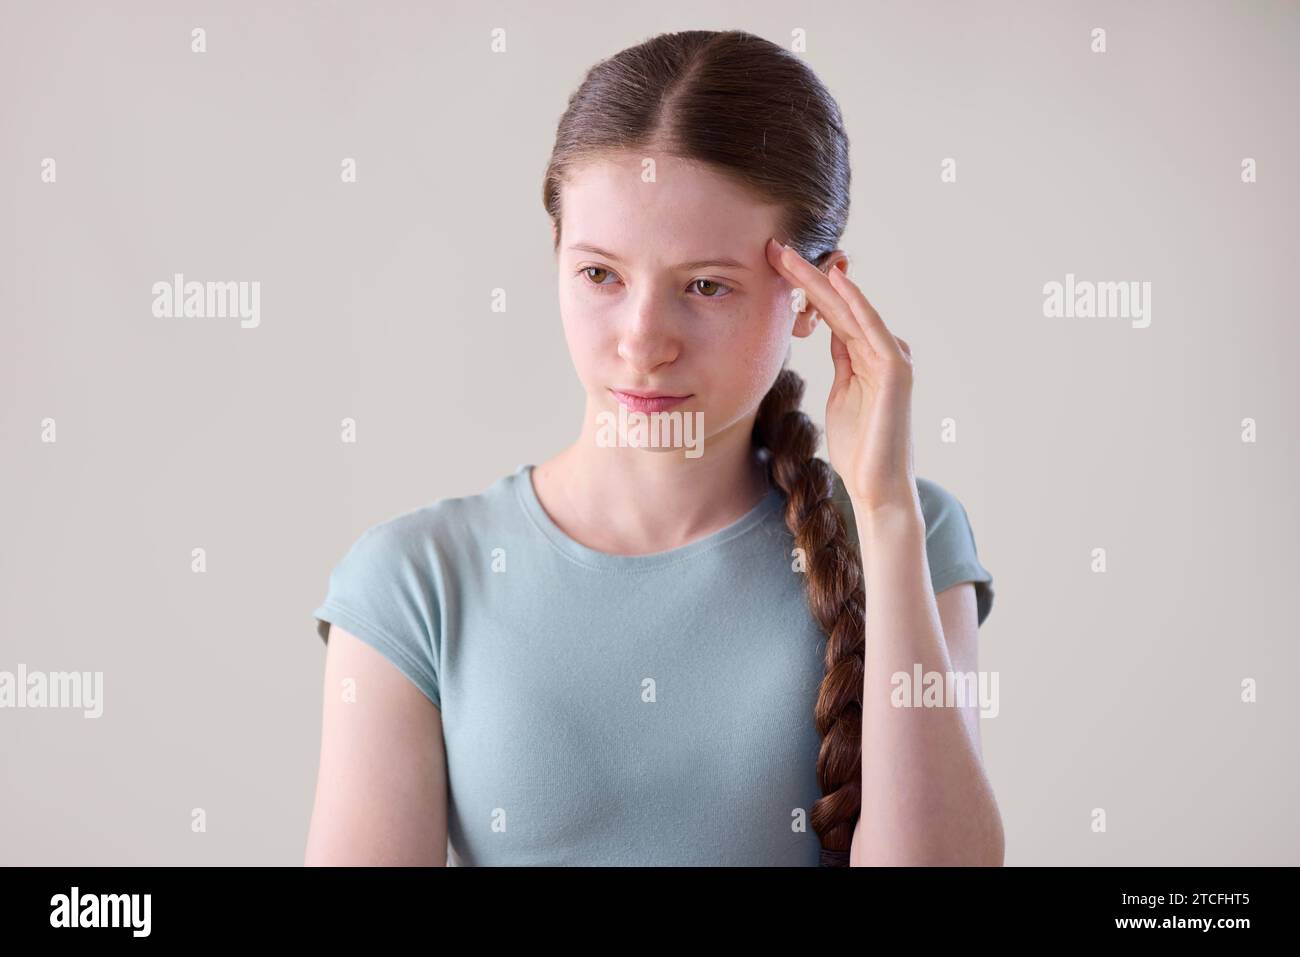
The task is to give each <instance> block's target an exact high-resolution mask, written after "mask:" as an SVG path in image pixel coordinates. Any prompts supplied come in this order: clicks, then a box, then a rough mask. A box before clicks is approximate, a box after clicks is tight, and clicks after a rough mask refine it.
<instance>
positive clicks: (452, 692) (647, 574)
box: [314, 465, 993, 866]
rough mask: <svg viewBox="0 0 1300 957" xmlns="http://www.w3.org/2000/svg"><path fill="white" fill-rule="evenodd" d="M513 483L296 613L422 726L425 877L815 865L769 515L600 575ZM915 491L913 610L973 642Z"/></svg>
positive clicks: (965, 535)
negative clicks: (361, 656) (430, 759)
mask: <svg viewBox="0 0 1300 957" xmlns="http://www.w3.org/2000/svg"><path fill="white" fill-rule="evenodd" d="M531 470H532V466H531V465H521V466H519V467H518V469H516V471H515V472H513V473H512V474H509V475H506V476H504V477H503V478H501V479H499V480H497V481H496V482H495V483H494V484H492V485H491V486H490V487H489V488H487V489H485V490H484V491H482V492H481V493H479V494H476V495H468V496H461V497H449V498H443V499H439V500H437V501H435V502H433V503H431V504H429V505H426V506H424V507H422V508H419V509H416V510H413V511H410V512H407V513H405V514H401V515H398V516H396V517H395V518H391V519H389V520H387V521H384V522H380V523H379V524H377V525H375V526H373V527H371V528H369V529H367V530H366V531H365V532H363V533H362V534H361V535H360V537H359V538H358V539H357V540H356V541H355V542H354V543H353V544H352V546H351V548H350V549H349V550H348V551H347V553H346V554H345V555H344V557H343V558H342V560H340V561H339V562H338V564H337V565H335V567H334V569H333V571H332V572H331V574H330V578H329V590H328V594H327V596H326V598H325V600H324V602H323V603H322V604H321V605H320V607H318V608H317V609H316V610H315V612H314V615H315V617H316V619H317V633H318V634H319V635H320V636H321V637H322V638H326V637H327V635H328V629H329V623H330V622H334V623H336V624H337V625H338V626H339V627H340V628H343V629H344V630H346V631H349V632H351V633H352V634H354V635H356V636H357V637H358V638H360V639H361V640H362V641H364V642H366V643H368V644H370V645H371V646H373V647H374V648H375V649H377V650H378V651H379V652H380V653H381V654H383V655H384V656H385V657H386V658H387V659H388V660H389V661H391V662H392V664H394V665H395V666H396V667H397V668H399V669H400V670H401V672H402V673H403V674H404V675H406V677H407V678H409V679H410V680H411V681H412V682H414V683H415V685H416V686H417V687H418V688H419V689H420V690H421V691H422V692H424V694H425V695H426V696H427V697H428V698H429V700H431V701H432V702H433V703H434V704H435V705H437V706H438V707H439V709H440V710H441V714H442V727H443V740H444V743H445V746H446V754H447V769H448V837H449V863H451V864H453V865H457V864H458V865H539V864H561V865H565V864H567V865H637V866H640V865H808V866H815V865H816V864H817V863H818V860H819V852H820V844H819V842H818V839H817V834H816V832H815V831H814V830H813V829H812V827H811V825H810V823H809V822H808V814H809V811H810V809H811V808H812V805H813V802H814V801H816V800H817V799H818V798H819V797H820V796H821V792H820V790H819V788H818V786H817V778H816V765H817V752H818V747H819V745H820V738H819V736H818V734H817V731H816V728H815V726H814V723H813V704H814V701H815V700H816V696H817V690H818V688H819V686H820V684H821V681H822V677H823V674H824V664H823V660H822V654H823V651H824V649H825V641H826V638H825V635H824V634H823V633H822V632H821V630H820V629H819V628H818V627H817V625H816V623H815V621H814V620H813V617H812V615H811V613H810V612H809V610H808V602H807V597H806V576H805V575H804V574H802V573H800V572H798V571H795V570H793V569H794V568H795V567H797V565H796V562H795V559H794V557H793V556H792V551H793V549H794V541H793V538H792V536H791V535H790V532H789V530H788V529H787V528H786V526H785V522H784V520H783V517H782V505H783V504H784V497H783V496H782V495H781V493H780V492H779V491H777V490H776V489H773V490H771V491H770V492H769V494H768V495H767V497H766V498H765V499H764V500H763V501H762V502H761V503H759V505H757V506H756V507H755V508H754V509H753V510H751V511H750V512H749V513H748V514H747V515H745V516H743V517H742V518H740V519H739V520H737V521H736V522H734V523H732V524H731V525H729V526H727V527H726V528H723V529H721V530H719V531H717V532H714V533H713V534H711V535H709V536H707V537H705V538H702V539H699V540H697V541H695V542H692V543H690V544H688V545H685V546H683V547H681V548H675V549H672V550H670V551H666V552H659V553H656V554H652V555H611V554H607V553H604V552H598V551H595V550H594V549H591V548H588V547H586V546H584V545H582V544H579V543H578V542H576V541H575V540H573V539H572V538H570V537H569V536H568V535H567V534H565V533H564V532H563V531H562V530H561V529H560V528H559V526H557V525H556V524H555V523H554V522H553V521H552V520H551V519H550V517H549V516H548V515H547V514H546V512H545V510H544V509H543V508H542V506H541V503H540V502H539V500H538V498H537V495H536V492H535V491H534V489H533V484H532V479H531ZM917 489H918V493H919V496H920V500H921V505H922V511H923V513H924V516H925V523H926V552H927V556H928V559H929V565H930V578H931V583H932V585H933V587H934V590H935V593H936V594H938V593H939V592H941V591H943V590H944V589H945V588H948V587H949V586H951V585H954V584H956V583H958V582H963V581H971V582H975V583H976V585H975V587H976V595H977V605H978V615H979V621H980V623H981V624H983V622H984V620H985V618H986V617H987V616H988V614H989V611H990V609H991V607H992V601H993V588H992V582H993V578H992V576H991V575H990V574H989V572H988V571H987V570H986V569H985V568H984V566H983V565H982V564H981V563H980V561H979V558H978V556H977V554H976V549H975V540H974V537H973V535H972V533H971V529H970V525H969V522H968V520H967V516H966V511H965V509H964V508H963V507H962V505H961V503H960V502H959V501H958V499H956V498H955V497H954V496H953V495H952V494H951V493H949V492H947V491H946V490H945V489H943V488H941V487H940V486H939V485H937V484H935V483H933V482H931V481H929V480H927V479H922V478H918V479H917ZM837 491H838V492H840V493H842V486H839V485H837ZM850 527H852V522H850Z"/></svg>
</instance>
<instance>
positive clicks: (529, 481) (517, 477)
mask: <svg viewBox="0 0 1300 957" xmlns="http://www.w3.org/2000/svg"><path fill="white" fill-rule="evenodd" d="M532 473H533V465H532V464H531V463H525V464H522V465H520V466H519V467H518V468H517V469H516V470H515V473H514V475H513V476H512V478H513V479H514V485H515V494H516V496H517V497H518V499H519V504H520V505H521V506H522V507H523V510H524V513H525V514H526V515H527V516H528V518H529V519H530V520H531V521H532V523H533V525H534V526H535V527H536V528H537V530H538V531H539V532H541V533H542V534H543V535H544V536H546V538H547V540H548V541H550V543H551V544H552V545H553V546H555V548H556V549H558V550H559V551H560V552H561V553H563V554H564V555H565V556H567V557H568V558H570V559H572V560H573V561H575V562H577V563H578V564H581V565H586V566H587V567H589V568H604V569H617V570H623V571H642V570H647V569H651V568H662V567H663V566H665V565H671V564H674V563H676V562H680V561H685V560H687V559H691V558H695V557H696V556H698V555H700V554H702V553H704V552H707V551H709V550H711V549H714V548H717V547H718V546H719V545H722V544H724V543H726V542H729V541H731V540H733V539H735V538H738V537H739V536H741V535H744V534H745V533H746V532H748V531H750V530H751V529H753V528H755V527H757V526H758V525H759V524H760V523H761V522H763V521H764V520H765V519H766V518H767V517H768V516H769V515H771V514H772V513H773V512H775V511H776V510H777V509H779V508H780V507H781V506H782V504H783V503H784V501H785V496H783V495H782V494H781V491H780V490H779V489H777V488H776V487H773V488H771V489H769V490H768V493H767V494H766V495H765V496H763V499H762V501H760V502H759V503H758V504H757V505H755V506H754V507H753V508H752V509H750V510H749V511H748V512H746V513H745V514H744V515H742V516H741V517H740V518H738V519H736V520H735V521H734V522H732V523H731V524H730V525H727V526H724V527H723V528H720V529H718V530H717V531H716V532H711V533H710V534H708V535H706V536H704V537H703V538H697V539H696V540H695V541H693V542H689V543H687V544H685V545H680V546H678V547H677V548H671V549H668V550H667V551H663V552H652V553H650V554H647V555H614V554H611V553H610V552H602V551H597V550H596V549H594V548H589V547H587V546H586V545H583V544H582V543H581V542H579V541H577V540H575V539H573V538H570V537H569V535H568V534H567V533H566V532H565V531H564V530H563V529H561V528H560V526H558V525H556V524H555V522H554V521H553V520H552V519H551V516H550V515H548V514H547V513H546V509H544V508H542V503H541V500H540V499H539V498H538V497H537V490H536V489H535V488H534V487H533V475H532Z"/></svg>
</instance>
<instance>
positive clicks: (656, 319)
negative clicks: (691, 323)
mask: <svg viewBox="0 0 1300 957" xmlns="http://www.w3.org/2000/svg"><path fill="white" fill-rule="evenodd" d="M618 354H619V356H620V357H621V358H622V359H623V361H624V362H626V363H627V364H628V365H630V366H632V368H634V369H635V370H636V371H637V372H642V373H647V372H652V371H654V370H655V369H657V368H658V367H659V366H661V365H663V364H664V363H667V362H672V361H673V360H675V359H676V358H677V357H678V355H680V354H681V338H680V336H679V335H678V332H677V329H676V323H675V321H674V320H673V319H672V318H671V317H669V316H668V315H667V312H666V310H665V309H664V308H663V306H662V305H656V304H654V303H651V302H647V303H645V304H643V305H639V306H638V308H637V309H636V311H635V312H634V313H633V314H632V316H631V318H630V319H629V320H628V322H627V324H626V325H625V326H624V327H623V328H622V330H621V331H620V333H619V339H618Z"/></svg>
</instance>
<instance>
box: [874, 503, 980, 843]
mask: <svg viewBox="0 0 1300 957" xmlns="http://www.w3.org/2000/svg"><path fill="white" fill-rule="evenodd" d="M854 514H855V518H856V524H857V529H858V541H859V545H860V548H861V552H862V563H863V572H864V574H865V577H866V585H865V589H866V594H867V595H868V599H867V606H866V614H865V618H866V633H867V637H866V660H865V672H866V673H865V680H864V687H863V698H862V702H863V704H862V815H861V817H860V818H859V819H858V823H857V826H856V827H855V828H854V831H853V844H852V847H851V849H850V851H849V865H850V866H852V867H861V866H871V865H882V864H883V865H993V866H1001V864H1002V863H1003V851H1004V838H1003V831H1002V820H1001V816H1000V815H999V813H998V808H997V802H996V800H995V799H994V796H993V789H992V787H991V786H990V784H989V780H988V777H987V775H986V774H985V771H984V765H983V760H982V758H981V755H980V741H979V721H980V717H979V713H978V703H975V704H972V705H964V706H961V707H894V706H893V704H892V703H891V694H892V692H893V690H894V684H893V682H892V676H893V675H894V674H895V673H896V672H904V673H906V674H907V675H908V677H909V679H910V678H911V676H912V675H913V673H914V668H915V667H916V666H917V665H918V664H919V665H920V668H921V672H922V673H923V674H924V673H927V672H939V673H941V674H947V673H949V672H956V673H965V672H975V671H976V670H977V657H978V652H977V649H976V644H977V637H978V632H977V627H978V626H977V623H976V607H975V590H974V587H973V586H972V585H971V584H970V583H969V582H963V583H961V584H960V585H958V586H954V587H952V588H947V589H945V590H944V591H943V592H942V593H941V594H940V595H939V596H937V598H936V596H935V595H934V591H933V588H932V586H931V584H930V572H929V563H928V561H927V558H926V551H925V531H926V528H925V518H924V515H923V513H922V512H921V509H920V507H919V503H918V505H917V507H916V509H915V510H912V509H909V508H887V509H880V510H878V511H877V512H875V513H872V512H870V511H868V510H866V509H855V513H854Z"/></svg>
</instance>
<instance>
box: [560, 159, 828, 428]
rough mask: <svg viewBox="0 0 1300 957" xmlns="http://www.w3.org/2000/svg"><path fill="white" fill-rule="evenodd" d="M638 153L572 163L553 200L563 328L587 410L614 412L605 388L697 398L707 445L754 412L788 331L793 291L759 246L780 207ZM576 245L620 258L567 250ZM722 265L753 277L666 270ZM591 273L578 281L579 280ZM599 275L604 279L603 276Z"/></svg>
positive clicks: (703, 172)
mask: <svg viewBox="0 0 1300 957" xmlns="http://www.w3.org/2000/svg"><path fill="white" fill-rule="evenodd" d="M649 155H652V156H653V158H654V160H655V164H656V169H655V176H656V181H655V182H650V183H647V182H643V181H642V169H643V166H642V160H643V156H642V155H641V154H639V153H638V154H618V155H616V156H614V157H611V158H606V159H603V160H600V161H598V162H595V163H592V164H588V165H586V166H583V167H580V168H578V169H577V170H576V171H575V172H574V174H573V175H572V176H571V177H570V179H569V180H568V181H567V182H566V184H565V186H564V188H563V192H562V228H563V234H562V236H561V245H560V250H559V254H558V267H559V269H558V272H559V303H560V314H561V317H562V320H563V324H564V334H565V338H566V340H567V341H568V345H569V351H570V354H571V356H572V358H573V362H574V365H575V367H576V370H577V373H578V377H579V379H580V380H581V382H582V384H583V387H584V389H585V390H586V392H587V396H588V404H589V407H590V408H591V409H592V410H593V411H601V410H609V411H611V412H617V411H618V403H617V401H616V400H615V399H614V397H613V396H611V395H610V394H609V392H608V388H609V387H611V386H615V387H617V386H622V387H624V388H642V389H646V390H656V391H662V392H671V393H674V394H684V393H694V397H693V398H692V399H690V400H689V401H688V402H687V403H685V404H684V405H682V406H679V408H680V409H682V411H688V410H689V411H691V412H694V411H702V412H703V413H704V434H705V437H706V442H705V447H706V449H707V447H708V442H707V439H708V438H710V437H712V436H715V435H717V434H718V433H719V432H722V431H723V430H725V429H727V428H728V427H730V426H733V425H734V424H735V423H736V422H737V421H738V420H740V419H742V418H745V417H746V416H748V415H749V414H751V413H752V412H753V411H754V410H755V409H756V408H757V406H758V403H759V402H761V401H762V398H763V396H764V394H765V393H766V392H767V389H768V387H769V386H770V385H771V383H772V380H773V379H774V378H775V377H776V374H777V372H778V371H780V368H781V363H782V361H783V359H784V358H785V354H786V350H787V348H788V346H789V342H790V337H791V335H801V334H802V335H807V334H808V333H809V332H811V328H804V327H807V326H809V323H808V322H807V320H806V319H801V320H800V323H799V328H796V323H795V316H794V314H793V313H792V312H791V311H790V308H789V301H790V299H789V297H790V285H789V284H788V283H787V282H786V281H785V280H784V279H783V278H782V277H781V276H780V275H778V274H777V273H776V271H775V270H773V269H772V267H771V265H770V264H769V263H768V262H767V259H766V255H765V252H764V245H765V243H766V242H767V239H768V237H769V236H772V235H774V234H775V232H776V229H777V216H778V210H777V209H776V208H775V207H773V206H768V205H764V204H760V203H759V202H757V201H756V199H755V198H754V196H753V195H752V194H751V193H749V192H747V191H745V190H743V189H742V188H741V187H740V186H738V185H737V184H735V183H734V182H732V181H731V180H729V179H727V178H725V177H724V176H722V175H721V174H719V173H716V172H714V171H712V170H710V169H708V168H707V167H703V166H700V165H698V164H693V163H687V162H686V161H684V160H680V159H677V158H675V157H671V156H665V155H663V154H649ZM575 242H585V243H590V244H592V245H595V246H599V247H601V248H602V249H605V250H608V251H609V252H612V253H615V254H617V255H618V257H619V260H618V261H615V260H612V259H610V258H609V257H605V256H601V255H598V254H595V253H592V252H589V251H583V250H573V249H570V248H568V247H569V244H570V243H575ZM723 257H728V258H732V259H735V260H738V261H739V262H740V263H742V264H743V265H744V266H747V267H748V269H738V268H734V267H725V266H704V267H700V268H697V269H694V270H681V269H677V268H675V267H676V265H677V264H679V263H683V262H687V261H690V260H701V259H713V258H723ZM582 267H589V268H588V272H587V273H586V274H582V273H579V269H580V268H582ZM602 270H605V271H602Z"/></svg>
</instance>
